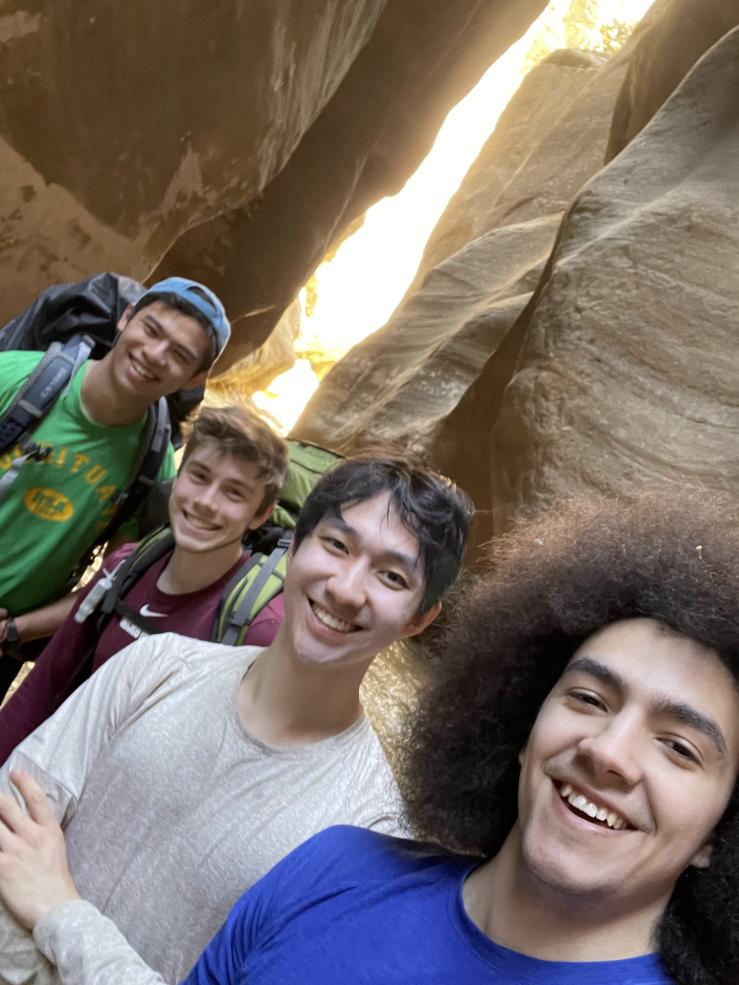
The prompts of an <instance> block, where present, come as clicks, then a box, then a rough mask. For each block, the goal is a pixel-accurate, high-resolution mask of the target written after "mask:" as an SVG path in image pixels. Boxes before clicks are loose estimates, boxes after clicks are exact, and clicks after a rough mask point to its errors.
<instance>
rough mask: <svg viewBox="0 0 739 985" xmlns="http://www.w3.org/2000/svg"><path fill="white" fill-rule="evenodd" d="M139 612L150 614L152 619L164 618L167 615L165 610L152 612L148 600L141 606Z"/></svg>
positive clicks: (143, 614) (145, 614)
mask: <svg viewBox="0 0 739 985" xmlns="http://www.w3.org/2000/svg"><path fill="white" fill-rule="evenodd" d="M139 612H140V613H141V615H142V616H150V617H151V618H152V619H165V618H166V616H167V613H166V612H152V611H151V609H150V608H149V603H148V602H147V603H146V605H142V606H141V608H140V609H139Z"/></svg>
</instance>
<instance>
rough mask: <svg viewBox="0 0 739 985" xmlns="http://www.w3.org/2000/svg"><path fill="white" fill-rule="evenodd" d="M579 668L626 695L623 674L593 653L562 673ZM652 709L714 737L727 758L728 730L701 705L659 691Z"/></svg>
mask: <svg viewBox="0 0 739 985" xmlns="http://www.w3.org/2000/svg"><path fill="white" fill-rule="evenodd" d="M578 672H580V673H583V674H589V675H590V676H591V677H594V678H595V679H596V680H598V681H600V682H601V683H602V684H605V685H606V686H607V687H611V688H613V690H614V691H615V692H616V693H617V694H618V696H619V698H623V696H624V694H625V693H626V690H627V688H626V682H625V680H624V679H623V677H621V675H620V674H617V673H616V672H615V671H614V670H612V669H611V668H610V667H607V666H606V665H605V664H602V663H600V661H598V660H594V659H593V658H592V657H577V658H576V659H575V660H573V661H572V662H571V663H569V664H568V665H567V667H565V670H564V674H563V675H562V676H564V675H565V674H569V673H578ZM651 711H652V713H653V714H655V715H661V716H663V717H665V718H671V719H672V720H673V721H675V722H678V723H679V724H681V725H686V726H688V728H692V729H695V730H696V731H697V732H701V733H702V734H703V735H705V736H706V737H707V738H708V739H710V741H711V742H712V743H713V745H714V747H715V749H716V751H717V752H718V754H719V756H720V757H721V758H722V759H723V760H724V761H726V757H727V744H726V739H725V737H724V733H723V732H722V731H721V729H720V728H719V726H718V725H717V723H716V722H715V721H714V720H713V719H712V718H710V717H709V716H708V715H705V714H704V713H703V712H702V711H698V709H697V708H694V707H693V706H692V705H689V704H686V703H685V702H683V701H676V700H675V699H674V698H671V697H670V696H669V695H657V696H656V697H655V698H654V700H653V701H652V702H651Z"/></svg>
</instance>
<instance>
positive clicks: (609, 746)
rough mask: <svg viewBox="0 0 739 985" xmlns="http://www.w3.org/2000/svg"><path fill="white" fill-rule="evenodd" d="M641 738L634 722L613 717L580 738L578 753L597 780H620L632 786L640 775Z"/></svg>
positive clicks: (639, 728)
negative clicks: (591, 732) (596, 730)
mask: <svg viewBox="0 0 739 985" xmlns="http://www.w3.org/2000/svg"><path fill="white" fill-rule="evenodd" d="M642 739H643V735H642V729H641V727H640V725H639V723H638V721H636V719H633V718H628V717H626V716H624V717H620V716H616V718H614V719H611V720H610V721H607V722H604V724H603V727H602V728H601V729H600V730H599V731H598V732H596V733H594V734H590V735H587V736H585V737H584V738H582V739H581V740H580V742H579V743H578V746H577V752H578V755H579V756H580V757H581V758H582V759H584V760H585V761H586V762H587V763H588V765H589V766H590V768H591V770H592V772H593V774H594V775H595V776H597V777H598V778H599V779H601V780H606V779H610V780H611V781H612V780H613V779H614V778H619V779H621V780H622V781H623V783H624V784H625V785H627V786H629V787H633V786H635V785H636V784H637V783H638V782H639V780H640V779H641V776H642V766H641V746H642Z"/></svg>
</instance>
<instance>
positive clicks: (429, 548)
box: [293, 453, 474, 613]
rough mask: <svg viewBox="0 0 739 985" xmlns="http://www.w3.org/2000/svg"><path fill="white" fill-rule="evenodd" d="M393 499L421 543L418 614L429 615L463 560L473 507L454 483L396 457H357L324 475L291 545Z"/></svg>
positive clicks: (394, 504)
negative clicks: (330, 519) (328, 519)
mask: <svg viewBox="0 0 739 985" xmlns="http://www.w3.org/2000/svg"><path fill="white" fill-rule="evenodd" d="M386 492H387V493H389V494H390V501H391V503H392V504H393V506H394V507H395V509H396V510H397V511H398V515H399V517H400V520H401V522H402V523H403V524H404V526H405V527H406V529H407V530H409V531H410V532H411V533H412V534H414V535H415V536H416V537H417V538H418V543H419V547H420V551H421V561H422V563H423V568H424V581H425V585H424V594H423V598H422V599H421V604H420V606H419V612H420V613H424V612H428V610H429V609H430V608H431V606H432V605H434V604H435V603H436V602H437V601H438V600H439V599H440V598H441V596H442V595H443V594H444V592H445V591H446V590H447V589H448V588H449V586H450V585H451V584H452V583H453V582H454V580H455V579H456V577H457V575H458V574H459V569H460V566H461V564H462V558H463V557H464V551H465V547H466V545H467V536H468V534H469V527H470V521H471V520H472V515H473V513H474V508H473V506H472V501H471V500H470V499H469V497H468V496H467V494H466V493H464V492H463V491H462V490H461V489H459V488H457V486H455V485H454V483H453V482H452V481H451V479H447V478H446V477H445V476H442V475H439V473H438V472H433V471H432V470H431V469H428V468H425V467H423V466H421V465H417V464H414V463H412V462H411V461H409V460H408V459H405V458H402V457H400V456H398V455H385V456H377V455H374V454H370V453H368V454H365V455H357V456H354V457H352V458H347V459H345V460H344V461H343V462H340V463H339V464H338V465H334V466H333V467H332V468H331V469H329V471H328V472H326V473H325V474H324V475H323V476H321V478H320V479H319V481H318V482H317V484H316V485H315V487H314V488H313V490H312V491H311V493H310V495H309V496H308V498H307V499H306V501H305V503H304V504H303V507H302V509H301V510H300V516H299V517H298V522H297V525H296V527H295V533H294V535H293V545H294V547H295V550H297V549H298V547H299V546H300V544H301V542H302V541H303V540H304V539H305V537H307V536H308V534H310V533H312V532H313V530H314V529H315V527H316V526H317V524H318V523H320V521H321V520H322V519H323V517H324V516H327V515H331V516H338V517H340V516H341V510H342V508H343V507H348V506H351V505H354V504H356V503H363V502H364V501H365V500H368V499H372V498H373V497H374V496H379V495H380V494H381V493H386Z"/></svg>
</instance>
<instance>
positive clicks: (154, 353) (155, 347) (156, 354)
mask: <svg viewBox="0 0 739 985" xmlns="http://www.w3.org/2000/svg"><path fill="white" fill-rule="evenodd" d="M168 352H169V343H168V341H167V340H166V339H152V340H151V341H150V343H149V345H148V346H147V347H146V355H147V357H148V359H149V361H150V362H152V363H156V364H157V365H159V366H163V365H165V364H166V362H167V357H168Z"/></svg>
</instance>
